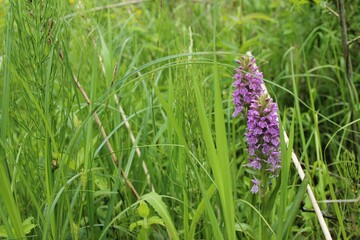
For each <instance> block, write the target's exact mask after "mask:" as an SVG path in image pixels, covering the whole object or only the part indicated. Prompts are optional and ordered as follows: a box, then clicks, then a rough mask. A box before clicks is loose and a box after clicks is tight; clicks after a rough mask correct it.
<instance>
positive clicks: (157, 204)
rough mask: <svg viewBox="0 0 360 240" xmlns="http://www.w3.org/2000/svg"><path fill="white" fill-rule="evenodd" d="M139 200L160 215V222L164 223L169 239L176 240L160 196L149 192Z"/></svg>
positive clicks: (171, 222)
mask: <svg viewBox="0 0 360 240" xmlns="http://www.w3.org/2000/svg"><path fill="white" fill-rule="evenodd" d="M141 199H142V200H145V201H147V202H148V203H149V204H150V205H151V206H152V207H153V208H154V209H155V211H156V212H157V213H158V214H159V215H160V217H161V218H162V220H163V221H164V223H165V226H166V228H167V230H168V232H169V234H170V236H171V238H172V239H174V240H178V239H179V235H178V233H177V231H176V228H175V226H174V223H173V221H172V219H171V217H170V214H169V212H168V210H167V207H166V205H165V203H164V202H163V200H162V199H161V196H160V195H159V194H157V193H155V192H150V193H148V194H145V195H144V196H142V197H141Z"/></svg>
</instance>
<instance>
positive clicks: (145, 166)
mask: <svg viewBox="0 0 360 240" xmlns="http://www.w3.org/2000/svg"><path fill="white" fill-rule="evenodd" d="M100 57H101V56H100ZM117 69H118V64H116V66H115V68H114V73H113V80H112V82H111V85H113V83H114V80H115V76H116V73H117ZM114 100H115V104H116V105H118V106H119V112H120V114H121V117H122V119H123V121H124V123H125V127H126V129H127V130H128V131H129V135H130V139H131V142H132V143H133V144H134V146H135V152H136V155H137V156H138V157H139V158H140V157H141V151H140V148H139V146H138V145H137V143H136V139H135V136H134V134H133V132H132V130H131V127H130V123H129V121H128V119H127V116H126V114H125V111H124V109H123V108H122V106H121V104H120V103H119V97H118V96H117V95H116V94H114ZM142 167H143V170H144V173H145V175H146V180H147V182H148V184H149V185H150V187H151V190H152V191H153V192H155V188H154V185H152V183H151V178H150V173H149V170H148V168H147V165H146V162H145V160H142Z"/></svg>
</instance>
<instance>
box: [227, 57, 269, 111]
mask: <svg viewBox="0 0 360 240" xmlns="http://www.w3.org/2000/svg"><path fill="white" fill-rule="evenodd" d="M242 60H243V61H237V63H239V65H240V66H239V68H236V69H235V75H234V77H233V78H234V79H235V82H234V87H235V88H236V89H235V90H234V92H233V103H234V105H235V111H234V113H233V117H236V116H238V115H239V113H240V112H241V111H242V110H243V109H244V107H249V106H250V103H251V100H253V99H254V98H255V96H260V95H261V94H262V92H263V89H262V87H261V84H263V83H264V82H263V80H262V78H263V74H262V72H260V71H259V69H258V66H257V65H256V60H255V58H253V57H242Z"/></svg>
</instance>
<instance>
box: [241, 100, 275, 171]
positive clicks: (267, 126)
mask: <svg viewBox="0 0 360 240" xmlns="http://www.w3.org/2000/svg"><path fill="white" fill-rule="evenodd" d="M265 110H266V111H265ZM274 115H276V116H277V105H276V103H274V102H273V100H272V98H270V97H268V96H267V94H263V95H261V96H260V97H257V98H256V99H253V100H252V102H251V104H250V107H249V111H248V115H247V122H248V126H247V133H246V134H245V135H246V141H247V143H248V145H249V164H248V166H249V167H252V168H253V169H255V170H256V169H259V168H258V167H254V166H257V165H258V164H257V163H256V164H254V163H253V161H254V159H256V161H257V162H259V161H260V163H261V165H262V166H264V165H266V170H268V171H270V172H272V173H274V175H276V174H277V171H278V169H279V168H280V150H279V145H280V139H279V138H280V131H279V123H278V119H277V117H274ZM254 122H255V123H257V124H256V126H254V124H253V123H254ZM258 159H260V160H258ZM260 168H261V167H260Z"/></svg>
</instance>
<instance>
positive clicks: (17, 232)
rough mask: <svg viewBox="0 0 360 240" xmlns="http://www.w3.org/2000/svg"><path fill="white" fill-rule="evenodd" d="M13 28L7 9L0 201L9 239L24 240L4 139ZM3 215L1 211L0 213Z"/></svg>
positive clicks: (9, 91) (6, 123)
mask: <svg viewBox="0 0 360 240" xmlns="http://www.w3.org/2000/svg"><path fill="white" fill-rule="evenodd" d="M12 26H13V15H12V7H10V9H9V13H8V16H7V27H6V57H5V69H4V71H5V74H4V83H3V84H4V89H3V98H2V106H1V108H2V109H1V110H2V111H1V113H2V114H1V129H2V131H1V135H0V142H1V149H0V153H1V156H2V157H1V160H0V179H1V181H0V182H1V183H2V184H1V187H0V200H1V201H2V204H4V206H5V209H6V211H7V215H8V216H7V217H8V218H9V219H10V222H11V226H12V227H13V228H14V232H13V231H12V230H11V229H9V228H8V226H9V225H8V224H5V227H7V232H8V234H9V236H10V237H16V238H25V233H24V231H23V228H22V221H21V216H20V211H19V206H18V205H17V204H16V202H15V199H14V197H13V194H12V192H11V189H10V182H9V179H8V176H9V175H8V171H7V164H6V157H5V156H6V153H5V149H6V148H5V146H6V142H7V141H6V138H7V133H8V132H7V129H8V127H9V103H10V93H11V90H10V86H11V85H10V83H11V74H10V64H11V57H12V52H11V49H12V42H13V40H12V38H13V31H12V30H11V29H12ZM1 212H2V213H4V212H3V211H1ZM7 217H6V216H5V214H1V215H0V218H1V219H2V221H3V222H7V221H8V219H7Z"/></svg>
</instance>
